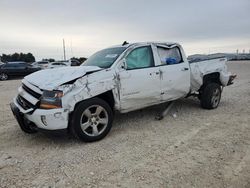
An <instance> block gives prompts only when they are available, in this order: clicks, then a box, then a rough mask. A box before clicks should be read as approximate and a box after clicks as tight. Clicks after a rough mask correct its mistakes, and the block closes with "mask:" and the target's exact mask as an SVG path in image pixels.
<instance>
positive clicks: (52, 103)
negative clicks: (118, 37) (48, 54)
mask: <svg viewBox="0 0 250 188" xmlns="http://www.w3.org/2000/svg"><path fill="white" fill-rule="evenodd" d="M225 62H226V59H225V58H218V59H212V60H206V61H201V62H194V63H190V62H188V60H187V58H186V56H185V53H184V51H183V48H182V47H181V46H180V45H179V44H177V43H158V42H147V43H134V44H127V43H124V44H123V45H118V46H113V47H110V48H107V49H104V50H101V51H99V52H97V53H95V54H94V55H92V56H91V57H90V58H89V59H88V60H87V61H86V62H85V63H84V64H83V65H81V66H80V67H63V68H58V69H56V70H53V69H52V70H41V71H38V72H36V73H33V74H31V75H28V76H26V77H25V78H24V79H23V80H22V85H21V86H20V87H19V89H18V95H17V97H15V98H14V101H13V102H12V103H11V109H12V111H13V113H14V115H15V117H16V119H17V121H18V123H19V125H20V127H21V129H22V130H23V131H24V132H26V133H35V132H37V131H38V130H39V129H46V130H60V129H67V130H69V132H70V133H72V134H73V135H74V136H75V137H77V138H79V139H81V140H83V141H86V142H91V141H97V140H100V139H102V138H104V137H105V136H106V135H107V134H108V132H109V131H110V129H111V127H112V121H113V115H114V112H115V111H119V112H120V113H126V112H130V111H133V110H138V109H141V108H144V107H148V106H152V105H156V104H160V103H165V102H169V101H173V100H177V99H180V98H185V97H188V96H190V95H196V96H198V98H199V99H200V102H201V106H202V107H203V108H205V109H214V108H217V107H218V105H219V103H220V99H221V92H222V88H223V87H225V86H227V85H230V84H232V83H233V79H234V78H235V75H232V74H231V73H230V72H228V71H227V67H226V64H225Z"/></svg>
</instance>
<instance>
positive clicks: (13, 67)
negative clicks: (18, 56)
mask: <svg viewBox="0 0 250 188" xmlns="http://www.w3.org/2000/svg"><path fill="white" fill-rule="evenodd" d="M39 70H41V68H39V67H34V66H33V65H31V64H28V63H25V62H22V61H18V62H9V63H4V64H2V65H0V80H8V78H9V77H14V76H26V75H28V74H31V73H33V72H36V71H39Z"/></svg>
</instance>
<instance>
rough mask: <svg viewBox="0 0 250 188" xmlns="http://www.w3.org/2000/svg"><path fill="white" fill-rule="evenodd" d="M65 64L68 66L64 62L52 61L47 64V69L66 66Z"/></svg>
mask: <svg viewBox="0 0 250 188" xmlns="http://www.w3.org/2000/svg"><path fill="white" fill-rule="evenodd" d="M66 66H70V65H69V64H66V63H64V62H52V63H50V64H49V65H48V69H54V68H59V67H66Z"/></svg>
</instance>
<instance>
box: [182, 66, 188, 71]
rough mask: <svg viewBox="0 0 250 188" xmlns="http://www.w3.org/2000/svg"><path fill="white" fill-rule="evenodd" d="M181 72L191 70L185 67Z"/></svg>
mask: <svg viewBox="0 0 250 188" xmlns="http://www.w3.org/2000/svg"><path fill="white" fill-rule="evenodd" d="M181 70H182V71H188V70H189V68H187V67H185V68H182V69H181Z"/></svg>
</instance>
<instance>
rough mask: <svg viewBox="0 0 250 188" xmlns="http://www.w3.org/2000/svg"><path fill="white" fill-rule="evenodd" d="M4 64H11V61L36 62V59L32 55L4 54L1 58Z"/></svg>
mask: <svg viewBox="0 0 250 188" xmlns="http://www.w3.org/2000/svg"><path fill="white" fill-rule="evenodd" d="M0 58H1V61H2V62H5V63H6V62H11V61H24V62H27V63H32V62H35V61H36V59H35V57H34V56H33V54H32V53H27V54H25V53H14V54H2V56H0Z"/></svg>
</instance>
